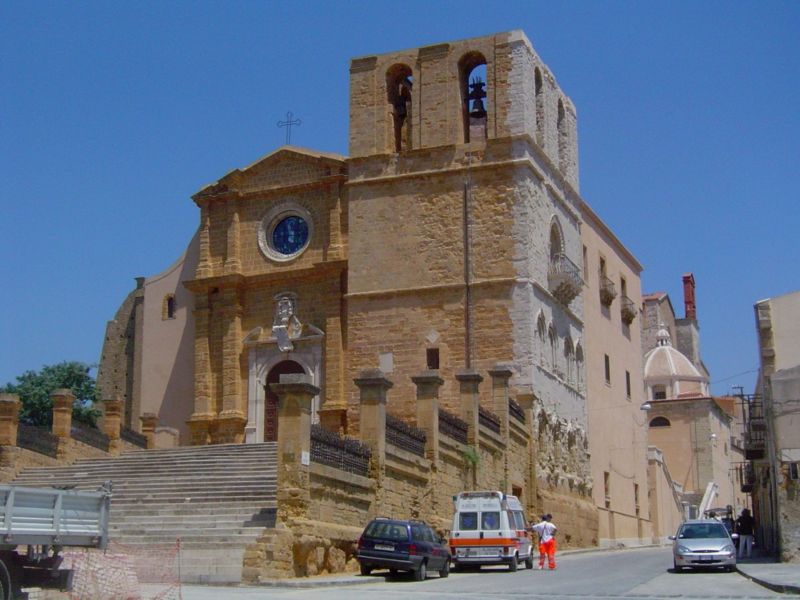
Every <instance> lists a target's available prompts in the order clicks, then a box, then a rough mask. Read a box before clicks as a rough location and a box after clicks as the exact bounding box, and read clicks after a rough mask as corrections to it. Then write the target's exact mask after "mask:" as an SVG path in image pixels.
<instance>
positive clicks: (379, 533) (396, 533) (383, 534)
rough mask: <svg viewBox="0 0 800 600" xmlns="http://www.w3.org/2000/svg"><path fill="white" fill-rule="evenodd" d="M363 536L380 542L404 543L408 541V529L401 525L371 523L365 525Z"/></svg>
mask: <svg viewBox="0 0 800 600" xmlns="http://www.w3.org/2000/svg"><path fill="white" fill-rule="evenodd" d="M364 536H365V537H369V538H380V539H382V540H394V541H395V542H406V541H408V528H407V527H406V526H405V525H404V524H403V523H392V522H391V521H373V522H372V523H370V524H369V525H367V529H366V530H365V531H364Z"/></svg>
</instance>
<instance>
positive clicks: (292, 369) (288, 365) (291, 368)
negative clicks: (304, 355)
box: [264, 360, 306, 442]
mask: <svg viewBox="0 0 800 600" xmlns="http://www.w3.org/2000/svg"><path fill="white" fill-rule="evenodd" d="M305 372H306V371H305V369H303V367H302V366H300V365H299V364H298V363H296V362H294V361H293V360H284V361H281V362H279V363H278V364H277V365H275V366H274V367H272V369H270V371H269V373H268V374H267V383H266V386H265V390H264V392H265V396H266V402H265V403H264V411H265V412H264V441H265V442H275V441H277V440H278V396H276V395H275V392H273V391H272V389H271V388H270V384H271V383H278V382H279V381H280V378H281V375H290V374H293V373H305Z"/></svg>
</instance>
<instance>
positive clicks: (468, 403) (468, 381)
mask: <svg viewBox="0 0 800 600" xmlns="http://www.w3.org/2000/svg"><path fill="white" fill-rule="evenodd" d="M456 380H457V381H458V383H459V396H460V398H461V418H462V419H464V421H466V422H467V425H469V430H468V431H467V442H468V443H469V444H470V445H471V446H475V447H477V445H478V427H479V425H478V408H479V407H480V397H479V396H478V388H479V386H480V384H481V382H482V381H483V377H481V375H480V374H478V372H477V371H459V372H458V373H456Z"/></svg>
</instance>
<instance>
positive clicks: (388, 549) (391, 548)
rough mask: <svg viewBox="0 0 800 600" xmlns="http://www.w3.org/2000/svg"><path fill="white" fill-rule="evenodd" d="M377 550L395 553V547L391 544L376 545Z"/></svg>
mask: <svg viewBox="0 0 800 600" xmlns="http://www.w3.org/2000/svg"><path fill="white" fill-rule="evenodd" d="M375 550H384V551H385V552H394V546H392V545H391V544H375Z"/></svg>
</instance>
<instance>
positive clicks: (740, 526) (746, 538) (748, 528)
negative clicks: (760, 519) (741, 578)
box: [736, 508, 756, 558]
mask: <svg viewBox="0 0 800 600" xmlns="http://www.w3.org/2000/svg"><path fill="white" fill-rule="evenodd" d="M755 526H756V522H755V519H753V517H752V515H751V514H750V509H749V508H743V509H742V514H741V515H740V516H739V518H738V519H736V533H738V534H739V558H744V555H745V554H747V558H751V557H752V556H753V530H754V529H755Z"/></svg>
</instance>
